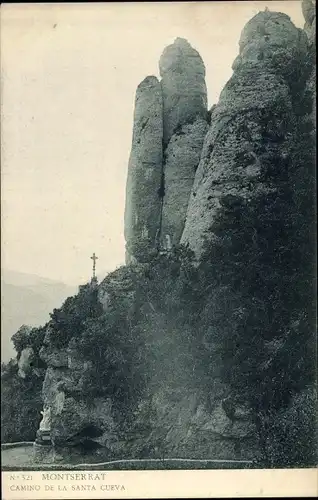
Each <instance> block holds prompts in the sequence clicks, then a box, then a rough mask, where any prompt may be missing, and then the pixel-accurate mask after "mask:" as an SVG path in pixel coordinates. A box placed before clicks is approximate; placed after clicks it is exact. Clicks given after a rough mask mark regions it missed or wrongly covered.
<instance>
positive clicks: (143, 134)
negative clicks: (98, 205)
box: [125, 38, 207, 262]
mask: <svg viewBox="0 0 318 500" xmlns="http://www.w3.org/2000/svg"><path fill="white" fill-rule="evenodd" d="M159 68H160V75H161V81H160V83H159V82H158V80H157V79H156V78H155V77H147V78H146V79H145V80H144V81H143V82H142V83H141V84H140V85H139V87H138V89H137V92H136V102H135V115H134V131H133V143H132V150H131V155H130V160H129V166H128V177H127V189H126V209H125V238H126V249H127V262H130V261H131V259H133V260H134V259H135V260H137V261H141V262H143V261H147V260H149V255H150V254H151V252H152V251H156V250H159V249H160V248H163V249H169V248H171V246H172V245H176V244H178V243H179V241H180V238H181V234H182V231H183V227H184V223H185V216H186V210H187V205H188V198H189V195H190V192H191V187H192V184H193V180H194V175H195V171H196V168H197V166H198V163H199V160H200V153H201V149H202V144H203V139H204V136H205V134H206V131H207V91H206V85H205V67H204V64H203V61H202V59H201V57H200V55H199V54H198V52H197V51H196V50H195V49H193V48H192V47H191V45H190V44H189V43H188V42H187V41H186V40H184V39H182V38H177V39H176V40H175V42H174V43H173V44H172V45H169V46H168V47H167V48H166V49H165V50H164V52H163V54H162V56H161V58H160V62H159Z"/></svg>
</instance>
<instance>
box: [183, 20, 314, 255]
mask: <svg viewBox="0 0 318 500" xmlns="http://www.w3.org/2000/svg"><path fill="white" fill-rule="evenodd" d="M239 46H240V52H239V56H238V57H237V58H236V60H235V61H234V64H233V70H234V74H233V76H232V77H231V79H230V80H229V81H228V83H227V84H226V86H225V87H224V89H223V91H222V93H221V95H220V100H219V103H218V104H217V105H216V107H215V108H214V110H213V114H212V116H211V127H210V129H209V132H208V134H207V135H206V138H205V142H204V146H203V150H202V156H201V161H200V165H199V167H198V170H197V172H196V178H195V181H194V186H193V191H192V195H191V198H190V201H189V207H188V212H187V218H186V224H185V229H184V232H183V235H182V239H181V243H183V244H188V245H189V246H190V248H191V249H192V250H193V251H194V252H195V254H196V256H197V257H198V258H200V256H201V255H202V253H203V251H204V246H205V242H206V241H207V242H209V241H214V240H215V239H216V240H218V238H219V237H218V233H217V228H216V226H215V223H216V220H217V219H220V217H221V218H222V217H223V215H222V214H224V217H229V216H230V215H229V214H230V213H231V214H232V216H233V217H234V218H235V217H238V213H239V211H240V210H239V207H242V206H244V205H246V206H249V205H250V204H252V203H253V200H254V199H258V198H259V197H260V196H263V197H265V198H268V197H269V196H275V192H276V190H277V189H278V184H277V182H278V181H277V182H275V179H276V180H277V179H278V178H279V177H280V176H283V175H285V174H284V172H285V169H287V168H288V166H287V165H288V158H289V154H290V147H291V137H292V133H293V129H292V127H293V89H292V87H293V85H297V78H298V76H299V75H301V73H302V64H303V62H304V61H305V59H306V52H307V50H308V44H307V37H306V35H305V34H304V32H303V30H300V29H298V28H296V27H295V26H294V25H293V23H292V22H291V20H290V18H289V17H288V16H287V15H285V14H281V13H277V12H270V11H265V12H260V13H258V14H257V15H256V16H254V17H253V18H252V19H251V20H250V21H249V22H248V23H247V24H246V26H245V28H244V29H243V31H242V35H241V38H240V42H239Z"/></svg>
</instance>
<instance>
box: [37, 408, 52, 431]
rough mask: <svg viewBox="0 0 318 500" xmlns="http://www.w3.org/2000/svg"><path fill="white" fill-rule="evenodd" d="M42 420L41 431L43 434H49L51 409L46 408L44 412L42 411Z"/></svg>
mask: <svg viewBox="0 0 318 500" xmlns="http://www.w3.org/2000/svg"><path fill="white" fill-rule="evenodd" d="M41 414H42V420H41V422H40V427H39V430H40V431H41V432H49V431H50V430H51V407H50V406H46V407H44V411H41Z"/></svg>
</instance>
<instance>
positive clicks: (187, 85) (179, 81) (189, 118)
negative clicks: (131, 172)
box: [159, 38, 207, 145]
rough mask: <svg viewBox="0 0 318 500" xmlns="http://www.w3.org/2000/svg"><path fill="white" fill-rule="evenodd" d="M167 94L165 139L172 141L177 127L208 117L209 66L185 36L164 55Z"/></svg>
mask: <svg viewBox="0 0 318 500" xmlns="http://www.w3.org/2000/svg"><path fill="white" fill-rule="evenodd" d="M159 69H160V76H161V78H162V79H161V87H162V93H163V111H164V131H163V135H164V142H165V145H167V144H168V142H169V140H170V139H171V137H172V135H173V133H174V132H175V131H176V129H178V128H180V127H181V126H182V125H186V124H187V123H192V122H193V121H194V120H195V119H196V118H197V117H198V116H200V117H202V118H204V119H206V115H207V90H206V84H205V66H204V63H203V61H202V59H201V56H200V54H199V53H198V52H197V51H196V50H195V49H193V48H192V47H191V45H190V44H189V42H188V41H187V40H185V39H184V38H176V40H175V41H174V43H173V44H172V45H169V46H168V47H166V48H165V50H164V51H163V53H162V56H161V57H160V61H159Z"/></svg>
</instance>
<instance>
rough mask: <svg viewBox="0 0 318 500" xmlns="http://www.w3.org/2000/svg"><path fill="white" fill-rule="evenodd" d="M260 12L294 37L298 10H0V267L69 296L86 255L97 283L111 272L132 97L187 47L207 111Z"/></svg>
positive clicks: (87, 271) (215, 6)
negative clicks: (288, 24)
mask: <svg viewBox="0 0 318 500" xmlns="http://www.w3.org/2000/svg"><path fill="white" fill-rule="evenodd" d="M266 6H268V8H269V9H270V10H273V11H280V12H284V13H286V14H288V15H289V16H290V17H291V19H292V21H293V22H294V23H295V24H296V26H298V27H303V16H302V13H301V2H300V1H298V0H291V1H289V0H283V1H267V2H266V1H265V2H263V1H255V2H253V1H245V2H229V1H227V2H215V1H214V2H212V1H211V2H178V3H177V2H168V3H160V2H158V3H154V2H151V3H150V2H149V3H148V2H140V3H139V2H136V3H135V2H127V3H104V4H103V3H96V4H94V3H89V2H87V3H84V4H63V5H62V4H42V5H41V4H38V5H36V4H32V3H28V4H4V5H3V4H2V7H1V93H2V102H1V245H2V246H1V250H2V267H4V268H7V269H11V270H15V271H20V272H24V273H30V274H36V275H38V276H44V277H48V278H51V279H55V280H58V281H63V282H65V283H68V284H74V285H78V284H80V283H83V282H86V281H88V280H89V279H90V276H91V269H92V261H91V259H90V256H91V255H92V253H93V252H95V253H96V254H97V256H98V257H99V259H98V260H97V272H98V273H101V272H102V273H106V272H109V271H111V270H113V269H115V268H116V267H118V266H120V265H122V264H123V263H124V259H125V241H124V235H123V229H124V206H125V187H126V176H127V166H128V159H129V154H130V148H131V140H132V126H133V108H134V99H135V91H136V87H137V85H138V84H139V83H140V81H141V80H143V79H144V78H145V77H146V76H147V75H156V76H159V74H158V61H159V57H160V55H161V53H162V51H163V49H164V48H165V47H166V46H167V45H169V44H170V43H172V42H173V41H174V39H175V38H177V37H182V38H186V39H187V40H188V41H189V42H190V43H191V45H192V46H193V47H194V48H195V49H197V50H198V51H199V53H200V54H201V57H202V58H203V60H204V63H205V66H206V83H207V89H208V101H209V107H211V106H212V105H213V104H214V103H216V102H217V100H218V97H219V94H220V91H221V90H222V87H223V86H224V85H225V83H226V82H227V80H228V79H229V78H230V77H231V74H232V70H231V65H232V62H233V61H234V59H235V57H236V56H237V54H238V41H239V37H240V33H241V31H242V29H243V27H244V25H245V24H246V22H247V21H248V20H249V19H250V18H251V17H252V16H254V15H255V14H256V13H257V12H259V11H261V10H264V9H265V7H266Z"/></svg>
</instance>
